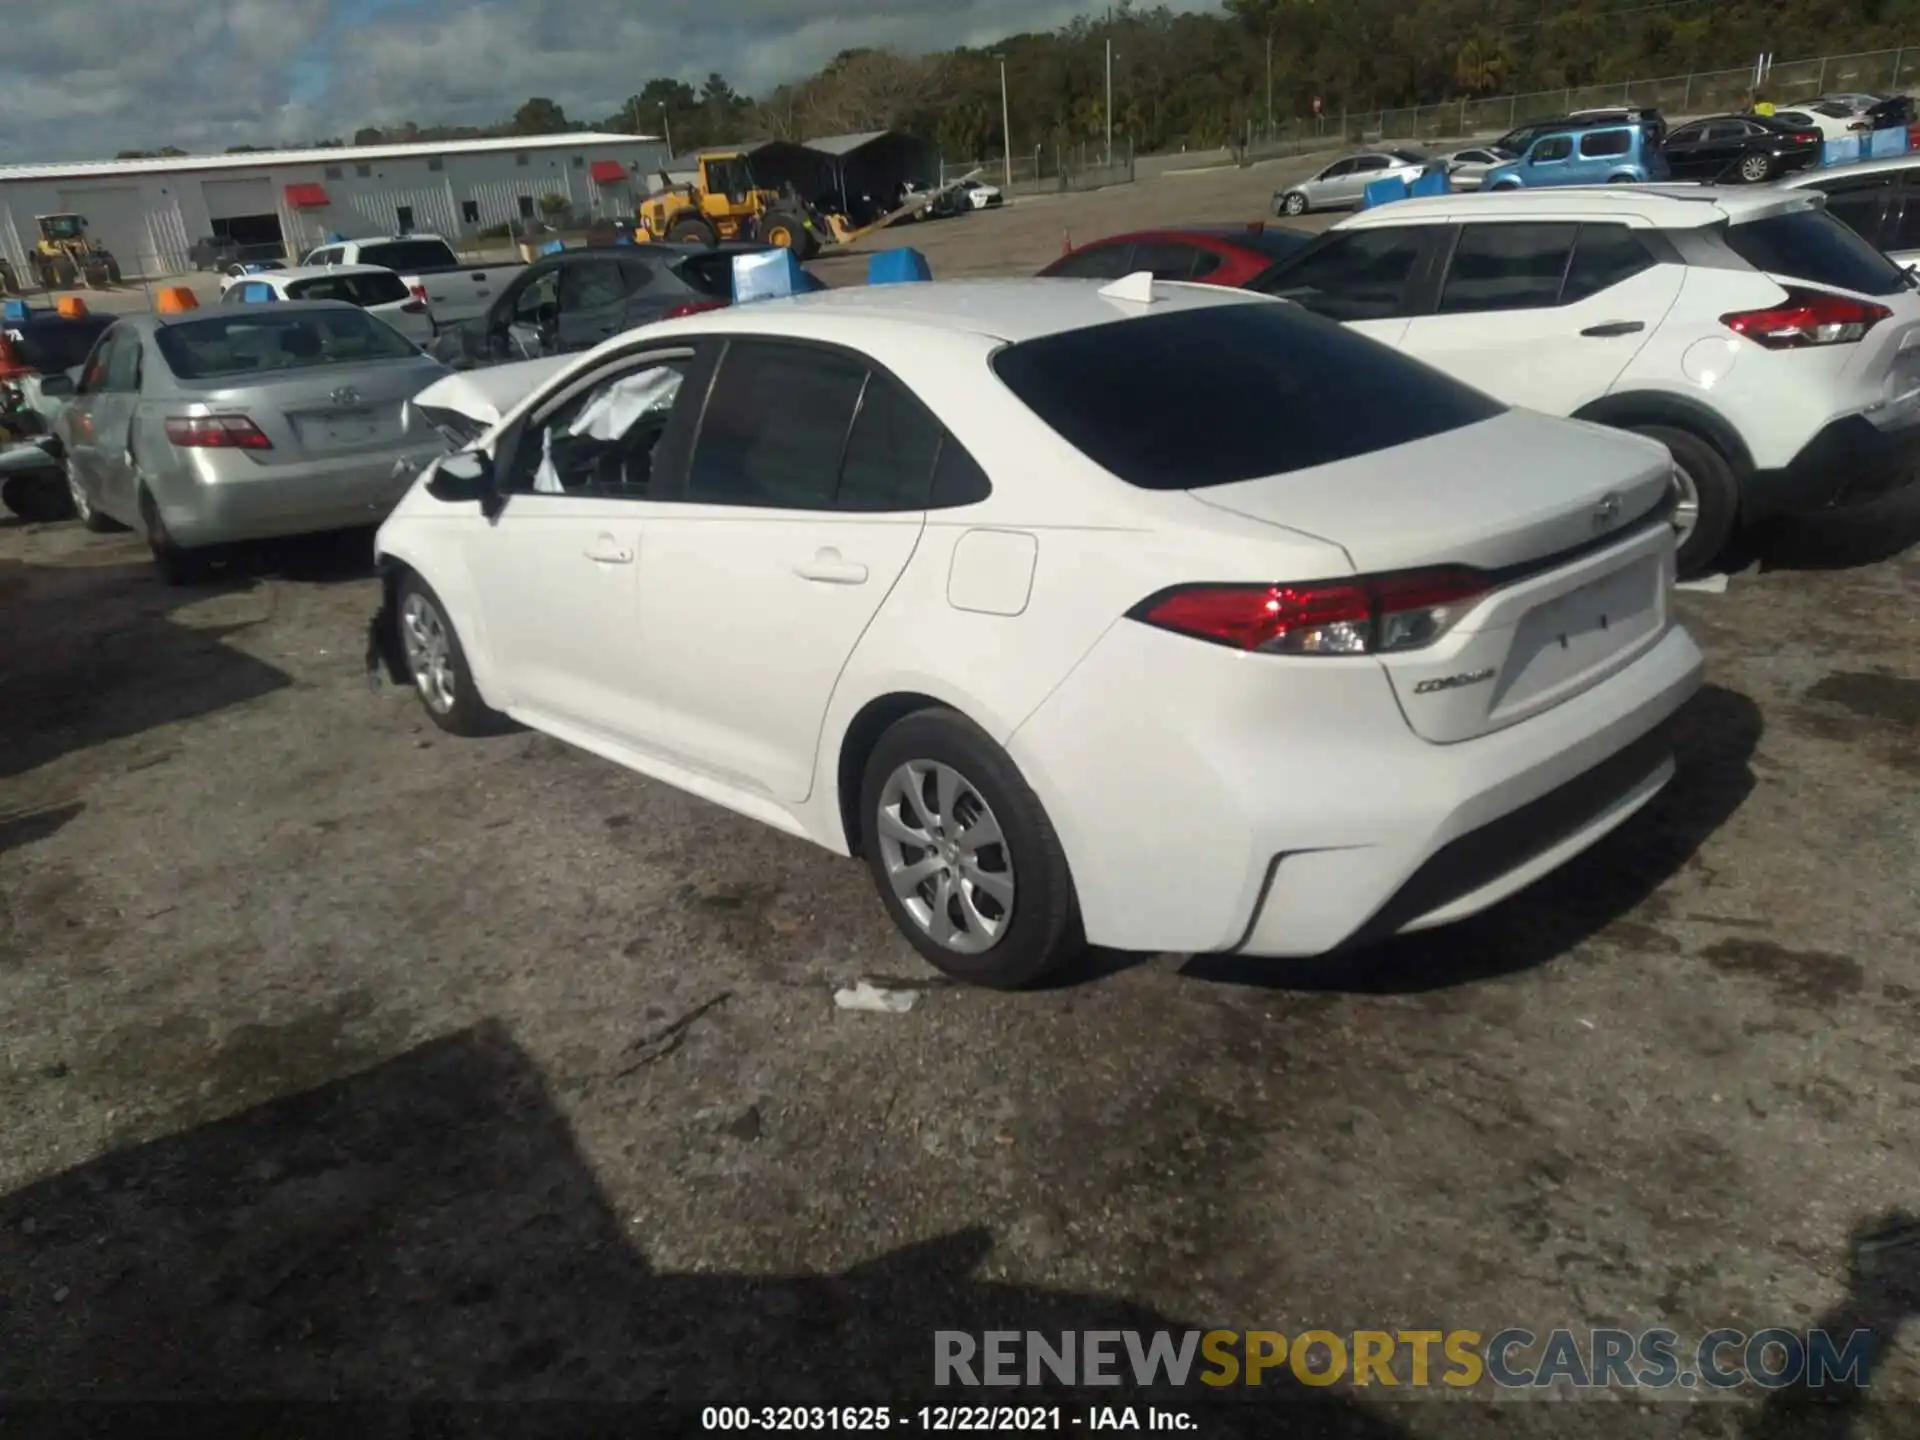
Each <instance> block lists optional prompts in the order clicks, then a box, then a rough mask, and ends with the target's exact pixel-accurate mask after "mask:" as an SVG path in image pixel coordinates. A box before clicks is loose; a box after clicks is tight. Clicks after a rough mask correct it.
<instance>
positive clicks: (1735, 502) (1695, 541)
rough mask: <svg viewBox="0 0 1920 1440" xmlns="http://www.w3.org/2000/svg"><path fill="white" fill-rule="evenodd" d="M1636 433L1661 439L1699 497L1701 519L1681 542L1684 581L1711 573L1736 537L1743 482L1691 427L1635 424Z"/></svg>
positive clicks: (1653, 438) (1680, 566)
mask: <svg viewBox="0 0 1920 1440" xmlns="http://www.w3.org/2000/svg"><path fill="white" fill-rule="evenodd" d="M1628 428H1629V429H1631V430H1632V431H1633V432H1634V433H1635V434H1636V435H1644V436H1646V437H1647V438H1648V439H1649V440H1658V441H1659V442H1660V443H1661V444H1662V445H1664V446H1666V447H1667V449H1668V450H1669V451H1670V452H1671V453H1672V455H1673V461H1674V464H1676V465H1678V466H1679V467H1680V468H1681V469H1682V470H1684V471H1685V472H1686V475H1687V478H1688V480H1690V481H1691V482H1692V485H1693V489H1694V493H1695V494H1696V495H1697V496H1698V498H1699V505H1700V509H1699V518H1698V519H1697V520H1696V521H1695V522H1694V525H1693V530H1692V532H1691V533H1690V534H1688V535H1687V536H1686V537H1685V538H1684V539H1683V540H1682V542H1681V545H1680V554H1679V558H1678V560H1677V562H1676V563H1677V566H1678V569H1679V573H1680V578H1681V579H1682V580H1691V579H1693V578H1695V577H1696V576H1700V575H1707V574H1711V573H1712V570H1713V565H1714V562H1715V561H1716V560H1718V559H1719V558H1720V557H1721V556H1722V555H1723V554H1724V553H1725V552H1726V549H1727V545H1728V542H1729V541H1731V540H1732V539H1733V532H1734V528H1735V526H1736V525H1737V524H1738V523H1739V519H1740V482H1739V481H1738V480H1737V479H1736V478H1735V476H1734V473H1733V466H1732V465H1730V464H1729V463H1728V462H1727V457H1726V456H1724V455H1722V454H1721V453H1720V452H1719V450H1717V449H1716V448H1715V447H1714V446H1713V445H1711V444H1710V443H1708V442H1707V441H1705V440H1702V439H1701V438H1700V437H1699V436H1698V435H1695V434H1694V433H1693V432H1692V431H1690V430H1676V429H1674V428H1673V427H1672V426H1670V425H1632V426H1629V427H1628Z"/></svg>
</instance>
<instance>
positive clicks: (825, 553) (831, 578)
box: [793, 545, 867, 585]
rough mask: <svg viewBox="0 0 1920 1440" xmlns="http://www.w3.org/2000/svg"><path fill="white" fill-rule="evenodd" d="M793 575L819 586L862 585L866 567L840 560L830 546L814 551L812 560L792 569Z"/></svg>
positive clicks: (865, 577) (864, 581)
mask: <svg viewBox="0 0 1920 1440" xmlns="http://www.w3.org/2000/svg"><path fill="white" fill-rule="evenodd" d="M793 573H794V574H796V575H798V576H799V577H800V578H801V579H802V580H812V581H815V582H816V583H818V584H821V585H864V584H866V583H867V567H866V566H864V565H860V564H856V563H855V562H854V561H852V560H842V559H841V558H840V552H839V551H838V550H836V549H834V548H833V547H832V546H831V545H829V546H827V547H826V548H825V549H823V550H819V551H816V552H815V554H814V557H813V559H811V560H806V561H802V562H801V563H800V564H798V565H796V566H794V567H793Z"/></svg>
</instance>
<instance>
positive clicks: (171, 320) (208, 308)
mask: <svg viewBox="0 0 1920 1440" xmlns="http://www.w3.org/2000/svg"><path fill="white" fill-rule="evenodd" d="M316 310H344V311H346V312H348V313H349V314H353V315H362V314H365V313H366V312H365V311H363V310H362V309H361V308H360V307H359V306H358V305H350V304H348V303H347V302H346V301H345V300H288V301H286V302H284V303H282V304H279V305H263V306H256V305H203V306H201V307H200V308H199V309H196V310H185V311H182V312H181V313H179V314H178V315H154V314H152V313H150V312H147V311H144V310H142V311H135V312H134V313H133V314H131V315H120V316H116V317H115V318H116V319H117V320H118V321H119V323H120V324H122V325H125V326H127V327H128V328H129V329H132V330H137V331H139V332H140V333H141V334H143V335H151V334H154V333H156V332H158V331H161V330H164V329H166V328H167V327H168V326H169V325H191V324H192V323H193V322H194V321H195V320H232V319H234V318H235V317H236V316H237V315H242V314H244V315H248V316H252V317H258V316H260V315H262V314H263V313H270V314H272V315H275V316H280V315H304V314H306V313H307V312H308V311H316Z"/></svg>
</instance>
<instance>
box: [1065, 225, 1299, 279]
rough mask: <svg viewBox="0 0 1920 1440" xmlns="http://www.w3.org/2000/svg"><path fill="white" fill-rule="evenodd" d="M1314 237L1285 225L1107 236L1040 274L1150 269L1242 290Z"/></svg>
mask: <svg viewBox="0 0 1920 1440" xmlns="http://www.w3.org/2000/svg"><path fill="white" fill-rule="evenodd" d="M1314 238H1315V237H1314V236H1312V235H1310V234H1308V233H1307V232H1306V231H1304V230H1291V229H1288V228H1287V227H1286V226H1284V225H1266V224H1254V225H1189V226H1185V227H1182V228H1180V229H1177V230H1136V231H1133V232H1131V233H1129V234H1126V235H1110V236H1108V237H1107V238H1106V239H1104V240H1095V241H1092V242H1091V243H1089V244H1086V245H1082V246H1081V247H1080V248H1079V249H1078V250H1074V251H1071V252H1070V253H1068V254H1065V255H1062V256H1061V257H1060V258H1059V259H1058V260H1056V261H1054V262H1053V263H1052V264H1051V265H1049V266H1047V268H1046V269H1044V270H1042V271H1041V272H1040V274H1041V275H1042V276H1046V277H1050V278H1051V277H1059V276H1066V277H1069V278H1076V279H1090V280H1117V279H1119V278H1120V277H1121V276H1122V275H1131V274H1133V273H1134V272H1135V271H1137V270H1150V271H1152V272H1153V278H1154V279H1156V280H1194V281H1198V282H1199V283H1200V284H1202V285H1228V286H1234V287H1238V286H1242V285H1245V284H1246V283H1247V281H1249V280H1251V279H1252V278H1253V277H1254V276H1256V275H1258V274H1259V273H1260V272H1261V271H1263V270H1265V269H1266V268H1267V267H1268V266H1269V265H1272V264H1273V263H1274V262H1275V261H1276V260H1282V259H1285V258H1286V257H1287V256H1289V255H1291V254H1293V252H1294V251H1296V250H1298V249H1300V248H1302V247H1303V246H1305V245H1306V244H1307V243H1308V242H1310V241H1311V240H1313V239H1314Z"/></svg>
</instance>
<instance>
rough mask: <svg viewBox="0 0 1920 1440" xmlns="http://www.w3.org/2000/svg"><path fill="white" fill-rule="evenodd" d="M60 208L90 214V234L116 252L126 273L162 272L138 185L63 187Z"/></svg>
mask: <svg viewBox="0 0 1920 1440" xmlns="http://www.w3.org/2000/svg"><path fill="white" fill-rule="evenodd" d="M60 208H61V209H62V210H63V211H67V212H70V213H72V214H77V215H84V216H86V217H87V233H88V234H89V235H91V236H93V238H94V239H96V240H98V241H99V242H100V243H101V244H103V245H105V246H106V247H107V249H109V250H111V251H112V252H113V257H114V259H116V260H118V261H119V262H120V273H121V274H122V275H126V276H133V275H149V274H157V273H159V270H160V265H159V261H158V258H157V257H156V256H155V255H154V244H153V239H152V237H151V235H150V234H149V233H148V227H147V210H146V206H145V205H144V204H143V203H142V202H141V199H140V190H139V188H138V187H137V186H133V185H126V186H118V185H116V186H104V185H103V186H100V187H98V188H88V189H79V188H75V189H72V190H62V191H61V192H60Z"/></svg>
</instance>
